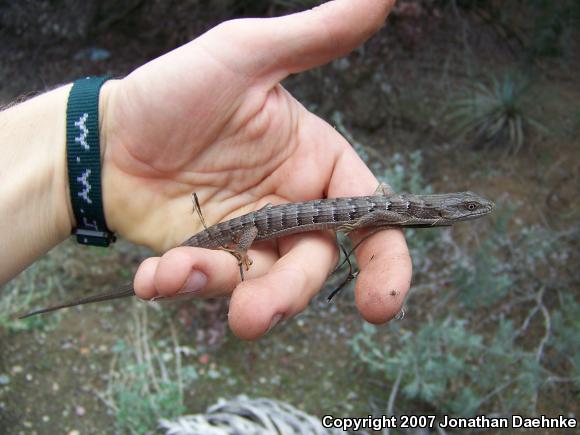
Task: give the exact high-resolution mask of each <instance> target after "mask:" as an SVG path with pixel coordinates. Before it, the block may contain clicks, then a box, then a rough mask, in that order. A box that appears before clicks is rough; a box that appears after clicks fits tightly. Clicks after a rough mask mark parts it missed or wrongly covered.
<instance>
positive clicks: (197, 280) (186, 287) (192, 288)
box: [177, 270, 207, 294]
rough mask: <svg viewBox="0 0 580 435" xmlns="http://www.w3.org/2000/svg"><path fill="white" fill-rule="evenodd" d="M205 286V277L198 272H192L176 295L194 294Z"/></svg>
mask: <svg viewBox="0 0 580 435" xmlns="http://www.w3.org/2000/svg"><path fill="white" fill-rule="evenodd" d="M206 284H207V276H206V275H205V273H202V272H200V271H199V270H194V271H193V272H191V273H190V274H189V276H188V277H187V280H186V281H185V284H183V287H181V289H180V290H179V291H178V292H177V294H184V293H194V292H198V291H200V290H202V289H203V288H204V287H205V286H206Z"/></svg>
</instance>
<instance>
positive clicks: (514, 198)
mask: <svg viewBox="0 0 580 435" xmlns="http://www.w3.org/2000/svg"><path fill="white" fill-rule="evenodd" d="M127 3H131V2H127ZM133 3H135V4H137V3H139V2H133ZM158 7H160V6H158ZM123 13H125V12H123ZM197 13H198V14H199V15H198V18H197V19H194V20H193V21H194V22H195V25H191V26H190V27H189V29H190V30H188V31H189V32H191V33H192V34H191V35H189V36H190V37H193V36H194V35H195V34H196V33H195V32H197V33H199V32H200V31H202V30H203V29H206V28H209V27H211V25H212V24H215V23H216V22H218V21H219V20H220V19H221V18H222V17H221V16H220V15H219V14H217V15H215V16H211V14H208V13H207V12H206V13H201V12H200V11H199V10H197ZM121 16H122V14H121ZM87 19H88V18H87ZM430 19H432V20H435V21H436V22H435V23H431V22H423V23H422V25H421V26H416V27H417V28H420V29H422V31H423V32H424V34H423V35H415V34H413V38H410V37H407V38H406V39H402V38H403V37H402V36H401V35H402V34H403V35H404V32H403V31H402V30H401V31H400V32H399V33H397V32H393V31H392V29H389V28H387V29H383V30H381V31H380V32H379V33H378V34H377V35H376V36H375V37H374V38H372V39H371V40H370V41H369V42H368V43H367V44H366V45H365V48H364V49H360V50H357V51H355V52H354V53H353V54H351V55H349V56H347V57H346V58H344V59H341V60H338V61H336V62H334V63H332V64H331V65H328V66H325V67H323V68H320V69H317V70H314V71H311V72H307V73H304V74H301V75H299V76H295V77H290V78H289V79H287V80H286V81H285V82H284V86H286V87H287V88H288V89H289V90H290V92H291V93H292V94H293V95H295V96H296V98H298V99H299V100H300V101H301V102H303V103H304V105H305V106H306V107H308V108H309V109H311V110H313V111H314V112H315V113H317V114H319V115H320V116H322V117H323V118H324V119H326V120H328V121H329V122H331V123H333V124H338V122H337V119H338V118H337V114H338V115H340V119H341V121H340V122H341V123H342V124H343V127H344V128H345V129H346V130H347V131H348V132H349V133H350V134H351V135H352V137H353V138H354V140H355V141H356V142H357V143H359V144H364V150H365V151H366V152H367V153H368V154H369V155H370V156H371V158H370V164H372V166H373V167H376V168H381V169H383V170H384V169H385V167H387V168H388V167H389V165H391V164H392V156H393V155H395V154H396V153H399V154H403V155H410V154H411V153H412V152H414V151H416V150H421V151H422V164H421V165H420V170H421V172H422V178H423V180H424V181H425V183H426V184H428V185H430V186H432V187H433V188H434V189H435V190H439V191H445V190H457V191H459V190H467V189H469V190H474V191H476V192H478V193H482V194H485V195H486V196H488V197H490V198H494V199H496V200H499V201H500V202H501V203H503V204H506V203H508V204H517V205H518V210H517V212H516V214H515V217H514V219H515V220H516V221H520V222H522V221H523V222H526V223H529V224H537V223H540V224H543V225H548V226H550V227H555V228H571V229H573V228H574V226H575V225H577V224H576V222H577V221H578V217H579V210H578V207H577V205H576V204H575V198H577V197H578V194H579V193H580V191H579V187H578V186H580V182H579V181H580V180H579V178H580V175H579V174H580V162H579V159H578V149H579V148H578V146H579V143H578V139H577V136H574V134H572V133H570V132H574V131H575V130H574V128H575V125H576V127H577V124H574V123H575V122H576V123H577V122H578V106H577V103H576V102H577V101H579V100H580V88H579V87H578V81H577V78H576V77H575V76H574V73H573V71H574V70H575V69H574V68H572V67H570V66H569V65H568V66H567V67H564V66H559V67H557V68H552V66H553V64H549V63H548V64H547V65H548V67H546V68H544V72H545V74H544V75H542V76H541V78H539V79H538V80H537V82H536V83H537V85H536V89H537V101H538V102H539V104H538V105H537V106H538V107H537V110H538V111H539V114H540V115H541V116H542V119H543V120H544V122H546V123H548V124H551V125H554V126H555V128H557V129H559V131H557V132H554V130H553V129H552V130H550V132H549V133H546V134H544V135H537V136H536V137H534V140H533V141H532V140H530V141H529V143H528V145H529V146H527V147H526V148H525V149H524V150H523V151H522V152H520V153H519V154H518V155H517V156H509V157H505V155H504V154H502V152H501V151H498V150H491V151H488V152H483V151H481V150H474V149H473V148H471V147H463V148H462V147H458V146H457V145H452V144H451V143H450V141H449V140H448V137H447V135H446V132H445V128H444V127H443V126H441V125H439V124H438V123H439V122H440V119H441V118H440V117H439V116H438V113H436V110H438V109H436V108H440V107H441V106H440V105H439V100H440V99H441V98H444V96H445V95H448V94H449V93H450V92H453V91H454V89H455V87H456V86H458V83H462V82H463V81H464V80H465V77H466V75H467V74H468V73H467V68H466V64H467V63H468V62H469V63H470V65H471V67H472V68H475V69H477V70H479V71H486V69H487V68H493V69H494V70H495V71H501V70H502V69H503V68H504V66H505V65H507V64H508V60H506V59H509V53H506V52H504V51H502V49H501V48H498V44H497V43H494V42H493V36H490V35H489V34H488V33H486V32H483V31H482V32H481V39H483V41H482V40H479V41H478V45H477V49H478V50H481V53H480V55H479V56H475V57H473V54H471V55H470V56H469V57H468V56H467V55H466V54H465V53H464V52H463V51H462V45H461V41H460V40H459V39H458V38H459V37H458V36H457V35H456V34H455V33H454V32H453V31H451V29H450V28H449V27H448V26H449V25H450V23H449V22H447V21H445V20H444V19H441V18H437V17H436V16H435V17H430ZM46 20H47V22H48V23H50V22H51V21H50V20H51V17H50V16H49V17H48V18H46ZM119 20H120V21H119V23H120V24H119V23H117V24H115V22H114V21H113V24H111V27H109V28H108V30H110V31H108V32H98V31H97V33H96V34H91V35H92V38H90V39H87V38H85V39H83V38H81V39H80V42H79V40H75V39H74V38H68V37H67V36H68V35H69V33H70V32H69V33H66V32H64V36H63V37H62V38H61V39H60V40H58V38H57V39H55V38H52V39H51V38H47V39H48V40H49V41H52V42H50V43H49V42H47V43H46V44H43V45H40V46H34V45H32V44H30V43H29V42H28V43H27V42H26V41H24V42H18V43H16V42H15V41H16V37H15V36H14V35H13V34H11V33H10V32H5V33H4V34H3V35H1V37H3V38H6V41H8V42H14V44H13V45H11V44H4V43H3V44H0V46H2V48H1V50H2V51H1V53H2V56H3V58H4V59H6V60H8V62H6V61H4V62H2V67H1V70H0V75H1V76H2V78H3V83H4V86H3V87H2V90H1V91H0V99H1V100H0V104H9V103H10V102H12V101H14V100H16V99H18V98H19V97H21V96H22V95H29V94H30V93H33V92H39V91H42V90H44V89H46V88H51V87H53V86H56V85H57V84H58V83H64V82H68V81H70V80H72V79H74V78H76V77H79V76H83V75H87V74H89V73H90V74H101V73H112V74H113V75H123V74H126V73H127V72H129V71H130V70H131V69H133V68H134V67H135V66H137V65H140V64H142V63H144V62H146V61H147V60H149V59H151V58H153V57H155V56H156V55H158V54H160V53H162V52H164V51H166V50H167V49H169V48H170V46H171V45H172V44H173V45H177V44H178V43H181V42H183V34H179V33H178V35H179V37H177V36H176V37H175V38H173V39H171V38H169V37H167V35H166V34H162V35H161V36H165V38H160V40H161V42H160V41H156V40H155V39H154V38H151V37H147V36H144V35H146V33H147V30H148V29H147V28H143V27H141V28H140V27H139V26H145V25H149V26H151V28H156V27H157V26H159V23H155V22H145V23H144V21H143V20H142V18H141V20H135V21H134V22H132V21H129V22H127V21H123V20H122V19H121V18H119ZM57 21H58V20H57ZM400 21H401V18H400V17H399V26H401V23H400ZM179 22H180V23H181V21H179ZM23 26H25V25H23ZM123 26H125V27H123ZM131 26H132V27H131ZM24 29H26V27H24ZM79 31H81V30H79ZM185 33H187V32H185ZM54 41H57V42H54ZM490 41H491V42H490ZM403 42H404V43H403ZM99 50H100V51H99ZM91 56H93V58H91ZM545 69H550V71H549V72H546V71H545ZM576 71H577V69H576ZM574 109H575V110H576V112H574ZM574 117H576V118H574ZM566 129H569V131H568V130H566ZM426 144H427V145H426ZM466 225H467V224H466ZM478 228H479V227H466V226H463V227H459V228H457V229H453V230H451V231H453V233H452V234H453V237H456V238H457V239H458V240H461V239H465V240H472V239H473V233H474V232H477V231H479V230H478ZM481 228H482V229H481V231H482V232H483V233H485V232H488V231H490V229H491V224H489V223H487V224H486V223H484V224H482V226H481ZM445 231H448V230H445ZM576 243H577V242H576ZM148 254H149V253H148V251H147V250H144V249H137V248H134V247H132V246H129V245H128V244H127V243H125V242H121V243H120V244H118V245H117V246H115V247H114V248H112V249H111V250H108V251H102V250H98V249H87V248H86V247H81V246H76V245H75V244H74V243H73V242H71V241H69V242H66V243H65V244H63V245H62V246H60V247H58V248H56V249H55V250H53V252H51V253H50V254H48V256H47V257H46V258H45V259H44V260H43V261H45V263H42V264H41V265H40V266H38V267H39V270H38V271H37V272H36V275H34V274H33V273H32V272H30V274H29V275H27V276H26V277H22V278H21V281H17V285H19V286H21V287H22V288H24V291H27V289H32V288H36V290H37V291H39V292H42V291H43V289H44V291H46V289H47V288H50V289H52V290H53V291H52V292H51V293H49V294H45V295H43V297H42V299H41V300H38V301H36V302H35V303H36V304H37V305H46V304H49V302H53V301H56V300H61V299H62V298H67V299H68V298H70V297H72V296H76V295H80V294H86V293H96V292H99V291H102V290H105V289H112V288H114V287H115V286H117V285H119V284H121V283H123V282H124V281H126V280H128V279H129V280H130V277H131V276H132V273H133V271H134V270H135V269H136V266H137V265H138V263H139V261H140V260H142V259H143V258H145V257H146V256H147V255H148ZM438 254H439V253H438V252H436V251H431V252H427V255H428V257H430V258H434V257H437V256H438ZM89 258H90V259H99V262H98V265H97V266H95V267H94V268H93V269H90V270H89V269H87V268H86V266H85V265H86V264H87V262H88V261H86V260H87V259H89ZM91 263H93V262H91ZM567 270H568V272H564V271H562V273H563V274H565V273H569V274H573V273H574V272H573V271H570V268H568V269H567ZM425 279H428V275H427V276H420V277H418V279H416V282H415V283H416V284H420V283H421V282H423V281H424V280H425ZM572 282H574V281H572ZM33 284H34V285H33ZM14 285H16V284H14V283H13V284H12V287H10V289H8V287H6V288H5V289H4V292H5V293H6V292H8V290H10V292H13V291H14ZM38 285H39V286H40V287H39V286H38ZM27 286H28V287H27ZM330 287H331V286H330ZM22 288H21V289H20V290H19V292H18V294H19V295H22V294H24V293H23V290H22ZM328 291H329V290H328V289H326V290H324V291H323V292H322V293H321V295H320V297H318V298H317V299H315V300H314V301H313V302H312V304H311V306H310V307H309V308H308V309H307V310H306V311H305V313H303V314H302V315H300V316H298V317H296V318H294V319H289V320H287V321H285V322H284V323H283V324H282V325H280V326H279V327H277V328H275V329H274V330H273V331H272V332H271V333H269V334H268V335H267V336H266V337H265V338H264V339H262V340H260V341H258V342H252V343H249V342H243V341H240V340H239V339H237V338H236V337H235V336H233V335H232V334H231V332H229V331H228V329H227V326H226V313H227V301H225V300H221V301H200V302H196V303H184V304H181V305H179V306H171V307H165V308H162V309H156V308H148V307H147V306H146V305H144V304H143V303H138V302H134V301H128V300H120V301H116V302H112V303H107V304H99V305H89V306H85V307H80V308H74V309H70V310H66V311H63V312H62V313H60V314H57V315H54V316H52V315H51V316H48V317H45V318H43V319H42V320H35V321H32V322H30V323H26V324H22V323H14V322H11V321H8V320H5V321H4V324H3V325H1V326H0V348H1V353H0V426H1V427H4V428H5V430H6V432H7V433H49V432H58V433H69V434H73V433H83V434H84V433H114V432H122V431H125V430H128V429H126V428H125V429H122V428H121V429H120V428H119V427H120V426H119V419H121V420H122V419H123V418H125V421H127V420H130V417H123V416H122V415H121V416H120V408H121V406H122V404H121V403H119V400H121V399H122V398H123V395H122V394H121V395H120V396H119V395H117V396H115V397H116V400H117V402H115V403H114V404H112V402H111V400H110V399H111V397H113V396H114V394H113V393H112V391H113V390H114V388H116V385H125V386H127V385H128V383H130V382H131V379H133V380H134V379H135V378H132V377H131V376H132V375H133V374H134V373H133V372H132V374H131V375H123V374H120V373H122V372H123V370H124V369H125V368H127V367H123V364H126V363H127V361H130V359H127V356H126V351H127V348H131V349H135V352H134V354H135V355H137V358H139V357H143V358H145V359H147V358H150V359H151V360H153V361H154V362H153V364H154V365H155V364H157V367H161V366H163V367H165V368H164V369H162V370H161V371H163V370H166V371H169V372H171V373H173V371H172V369H171V367H173V366H174V364H175V363H176V362H177V360H178V358H177V357H176V353H175V349H176V346H175V343H176V342H178V343H179V346H180V347H179V349H180V352H179V355H180V356H179V358H181V360H180V361H179V364H180V365H181V366H191V367H192V368H193V371H194V374H192V375H191V379H193V380H190V381H187V380H185V379H184V380H182V381H183V382H190V384H188V385H190V386H188V388H187V389H185V396H184V405H185V409H186V410H187V412H188V413H196V412H203V411H204V410H205V409H206V408H207V407H208V406H209V405H211V404H212V403H215V401H216V400H217V399H218V398H220V397H232V396H235V395H238V394H246V395H248V396H253V397H257V396H266V397H273V398H277V399H280V400H284V401H288V402H290V403H292V404H293V405H295V406H297V407H299V408H301V409H303V410H305V411H307V412H309V413H311V414H315V415H324V414H327V413H329V412H331V413H333V414H335V415H367V414H368V413H369V412H370V410H374V411H377V410H379V411H380V410H385V409H386V408H387V406H388V403H387V402H388V398H389V392H391V391H392V385H391V384H388V383H385V382H384V380H381V378H379V377H376V376H375V375H374V374H373V372H372V371H370V370H369V369H368V367H367V366H366V365H365V364H363V362H362V361H361V359H360V358H359V356H358V355H356V354H355V353H354V352H353V350H352V346H351V344H350V340H351V339H352V337H353V336H355V335H356V334H357V333H359V332H360V331H361V328H362V325H363V323H364V322H363V320H362V319H361V318H360V317H359V315H358V313H357V311H356V309H355V307H354V303H353V298H352V296H351V294H350V293H349V292H348V291H345V292H344V294H342V295H341V296H340V297H338V298H337V299H336V300H335V301H333V302H332V303H328V302H327V301H326V300H325V295H326V294H328ZM3 296H6V294H3ZM413 302H414V303H415V301H413ZM416 303H417V304H419V303H420V302H416ZM146 307H147V308H146ZM3 309H4V310H7V309H10V307H8V308H6V306H4V307H3ZM145 311H147V313H145ZM420 312H421V310H419V309H417V310H414V309H413V305H411V306H410V307H407V311H406V315H405V318H404V319H403V320H400V321H395V322H399V325H397V326H396V327H393V325H391V326H384V327H382V328H383V329H382V332H383V333H384V334H385V335H387V336H388V335H389V334H398V333H401V328H403V329H406V328H408V329H413V328H414V327H416V326H417V325H420V324H421V323H422V322H424V318H423V317H422V316H420V315H419V313H420ZM401 325H403V326H401ZM172 331H174V334H175V335H174V336H172ZM144 337H145V338H147V337H149V338H151V339H152V340H151V341H152V343H155V345H152V348H151V349H150V348H148V347H147V346H146V345H144V342H143V338H144ZM172 337H173V338H172ZM153 346H156V347H157V350H155V349H153ZM141 351H142V353H139V352H141ZM124 352H125V353H124ZM156 352H157V353H156ZM129 353H131V351H129ZM147 355H148V356H147ZM155 361H157V362H155ZM171 373H170V374H171ZM159 376H162V375H159ZM169 376H170V375H169ZM123 382H125V383H124V384H123ZM133 385H134V384H133ZM148 388H153V387H151V386H143V387H142V390H139V388H137V391H149V392H150V391H151V390H149V389H148ZM127 389H128V390H129V388H127ZM577 394H578V391H575V390H573V389H572V388H571V387H570V388H567V387H562V389H560V390H549V391H547V392H546V394H545V395H543V396H542V397H541V399H540V404H539V410H541V411H542V412H545V413H547V414H552V415H554V414H558V413H562V412H566V413H572V414H575V415H578V413H579V411H580V410H579V409H578V406H577V404H576V405H574V404H573V403H574V399H575V398H577ZM119 397H121V399H119ZM140 399H142V397H140ZM171 400H174V399H173V398H172V399H171ZM171 403H173V402H171ZM171 403H170V404H171ZM115 406H116V407H117V408H115ZM413 406H414V408H413V409H414V410H415V411H417V412H419V411H422V412H425V413H429V412H436V411H435V410H433V409H431V408H430V406H429V405H428V404H426V403H425V402H416V403H415V404H414V405H413ZM129 408H130V407H129ZM116 425H117V426H116ZM153 429H154V428H153V427H149V428H148V430H153Z"/></svg>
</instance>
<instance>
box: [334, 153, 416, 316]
mask: <svg viewBox="0 0 580 435" xmlns="http://www.w3.org/2000/svg"><path fill="white" fill-rule="evenodd" d="M377 186H378V181H377V180H376V178H375V177H374V176H373V174H372V173H371V171H370V170H369V169H368V167H367V166H366V165H365V164H364V162H363V161H362V160H361V159H360V157H359V156H358V155H357V154H356V153H355V152H354V150H353V149H352V148H351V147H350V146H349V145H348V144H347V143H344V151H343V153H342V154H341V156H340V157H339V159H338V160H337V163H336V165H335V167H334V171H333V174H332V178H331V181H330V184H329V196H331V197H334V196H351V195H371V194H372V193H373V192H374V191H375V189H376V188H377ZM366 233H368V231H357V232H355V233H353V234H352V239H353V242H354V243H355V245H356V243H358V242H359V241H360V240H361V239H362V238H363V237H364V236H365V234H366ZM355 255H356V258H357V262H358V265H359V268H360V273H359V275H358V278H357V281H356V286H355V298H356V304H357V308H358V309H359V311H360V313H361V315H362V316H363V317H364V318H365V319H366V320H367V321H369V322H371V323H384V322H386V321H388V320H390V319H391V318H393V317H394V316H396V315H397V313H398V312H399V311H400V309H401V306H402V304H403V301H404V299H405V296H406V294H407V292H408V291H409V287H410V285H411V272H412V264H411V257H410V255H409V249H408V247H407V243H406V242H405V237H404V234H403V232H402V231H401V230H395V229H392V230H385V231H381V232H379V233H377V234H375V235H373V236H371V237H369V238H368V240H365V241H364V242H363V243H362V244H361V245H360V246H359V247H358V248H357V250H356V252H355Z"/></svg>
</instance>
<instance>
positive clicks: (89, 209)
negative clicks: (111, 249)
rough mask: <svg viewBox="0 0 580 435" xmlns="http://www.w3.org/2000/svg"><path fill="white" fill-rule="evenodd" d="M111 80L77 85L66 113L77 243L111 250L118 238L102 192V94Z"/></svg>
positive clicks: (93, 79)
mask: <svg viewBox="0 0 580 435" xmlns="http://www.w3.org/2000/svg"><path fill="white" fill-rule="evenodd" d="M109 78H110V77H87V78H84V79H79V80H77V81H75V82H74V84H73V87H72V89H71V91H70V94H69V97H68V104H67V109H66V154H67V163H68V181H69V186H70V199H71V204H72V209H73V212H74V214H75V219H76V222H77V227H76V228H75V229H74V230H73V234H76V236H77V241H78V242H79V243H82V244H84V245H93V246H109V244H110V243H111V242H114V241H115V235H114V234H113V233H112V232H111V231H110V230H109V229H108V228H107V224H106V222H105V214H104V212H103V196H102V189H101V151H100V143H99V91H100V89H101V86H102V85H103V83H104V82H105V81H106V80H108V79H109Z"/></svg>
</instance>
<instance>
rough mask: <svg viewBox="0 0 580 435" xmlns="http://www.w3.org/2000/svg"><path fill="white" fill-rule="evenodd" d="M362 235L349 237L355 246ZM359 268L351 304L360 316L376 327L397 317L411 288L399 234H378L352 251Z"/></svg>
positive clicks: (404, 246) (408, 261)
mask: <svg viewBox="0 0 580 435" xmlns="http://www.w3.org/2000/svg"><path fill="white" fill-rule="evenodd" d="M361 236H362V235H360V234H359V235H357V236H356V237H353V239H354V241H355V243H356V241H357V240H358V239H360V237H361ZM356 258H357V263H358V265H359V268H360V273H359V274H358V277H357V280H356V285H355V301H356V306H357V308H358V310H359V311H360V313H361V315H362V316H363V317H364V318H365V319H366V320H367V321H368V322H370V323H375V324H380V323H385V322H386V321H388V320H391V319H392V318H393V317H395V316H396V315H397V313H399V311H400V310H401V307H402V305H403V302H404V300H405V296H406V295H407V292H408V291H409V287H410V285H411V272H412V263H411V257H410V255H409V250H408V248H407V243H406V242H405V237H404V236H403V232H402V231H401V230H385V231H381V232H379V233H377V234H375V235H373V236H372V237H370V238H369V239H368V240H366V241H364V242H363V243H362V244H361V245H360V246H359V247H358V249H357V251H356Z"/></svg>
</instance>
